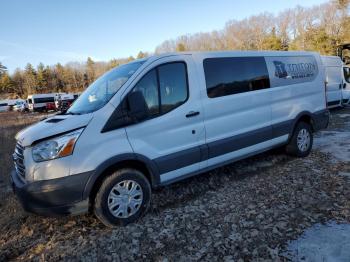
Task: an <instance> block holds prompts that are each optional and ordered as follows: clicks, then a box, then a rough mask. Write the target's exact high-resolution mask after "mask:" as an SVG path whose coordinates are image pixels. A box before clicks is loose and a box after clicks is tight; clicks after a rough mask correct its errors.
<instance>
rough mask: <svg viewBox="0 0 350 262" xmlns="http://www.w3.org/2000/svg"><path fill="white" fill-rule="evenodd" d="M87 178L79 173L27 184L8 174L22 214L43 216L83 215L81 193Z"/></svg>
mask: <svg viewBox="0 0 350 262" xmlns="http://www.w3.org/2000/svg"><path fill="white" fill-rule="evenodd" d="M89 177H90V174H89V173H82V174H78V175H72V176H67V177H63V178H56V179H51V180H44V181H36V182H32V183H28V184H27V183H23V182H22V180H21V179H20V178H19V177H18V175H17V173H16V171H15V170H13V171H12V172H11V181H12V188H13V191H14V193H15V194H16V195H17V198H18V199H19V201H20V203H21V204H22V206H23V208H24V210H26V211H28V212H31V213H36V214H40V215H45V216H55V215H76V214H82V213H85V212H87V211H88V207H89V199H88V198H87V199H83V192H84V188H85V185H86V182H87V181H88V179H89Z"/></svg>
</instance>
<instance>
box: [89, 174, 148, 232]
mask: <svg viewBox="0 0 350 262" xmlns="http://www.w3.org/2000/svg"><path fill="white" fill-rule="evenodd" d="M125 180H129V181H134V182H136V183H137V184H138V185H139V186H140V187H141V189H142V194H143V197H142V202H141V205H140V206H139V207H138V210H137V212H136V213H135V214H133V215H131V216H129V217H127V218H121V217H117V216H115V215H113V214H112V212H111V211H110V209H109V207H108V201H109V199H108V198H109V194H110V192H111V190H112V188H113V187H114V186H116V185H117V184H119V183H121V182H123V181H125ZM151 196H152V191H151V185H150V183H149V181H148V179H147V178H146V177H145V176H144V175H143V174H142V173H141V172H140V171H138V170H135V169H131V168H124V169H120V170H117V171H115V172H113V173H112V174H111V175H109V176H108V177H106V178H105V180H104V181H103V182H102V185H101V187H100V188H99V190H98V192H97V194H96V197H95V201H94V213H95V215H96V217H97V218H98V219H99V220H100V221H101V222H102V223H103V224H105V225H106V226H108V227H116V226H125V225H127V224H129V223H132V222H135V221H136V220H137V219H139V218H140V217H142V216H143V215H144V214H145V213H146V212H147V210H148V208H149V206H150V203H151ZM129 201H130V200H129ZM112 211H113V210H112ZM127 212H128V213H129V208H128V211H127Z"/></svg>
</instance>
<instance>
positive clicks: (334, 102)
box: [327, 100, 340, 106]
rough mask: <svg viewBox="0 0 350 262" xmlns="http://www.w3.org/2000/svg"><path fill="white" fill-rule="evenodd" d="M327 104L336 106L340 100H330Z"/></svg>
mask: <svg viewBox="0 0 350 262" xmlns="http://www.w3.org/2000/svg"><path fill="white" fill-rule="evenodd" d="M327 105H328V106H336V105H340V100H336V101H332V102H328V103H327Z"/></svg>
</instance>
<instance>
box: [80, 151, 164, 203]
mask: <svg viewBox="0 0 350 262" xmlns="http://www.w3.org/2000/svg"><path fill="white" fill-rule="evenodd" d="M120 168H134V169H137V170H139V171H140V172H142V173H143V174H144V175H145V176H146V177H147V179H148V180H149V182H150V184H151V187H152V188H157V187H158V186H159V185H160V177H159V173H158V169H157V167H156V165H155V164H154V163H153V162H152V160H150V159H148V158H147V157H145V156H142V155H138V154H133V153H130V154H123V155H118V156H115V157H112V158H109V159H107V160H106V161H104V162H103V163H102V164H100V165H99V166H98V167H97V168H96V170H94V172H93V174H92V175H91V176H90V178H89V180H88V181H87V183H86V186H85V189H84V192H83V199H87V198H89V199H90V200H91V199H94V197H95V196H96V193H97V191H98V189H99V187H100V185H101V184H102V182H103V180H104V179H105V178H106V177H107V176H108V174H109V173H110V172H112V171H113V170H115V169H120ZM90 202H91V201H90Z"/></svg>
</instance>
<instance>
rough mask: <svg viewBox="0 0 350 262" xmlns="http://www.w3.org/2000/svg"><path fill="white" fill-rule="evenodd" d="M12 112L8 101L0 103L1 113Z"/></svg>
mask: <svg viewBox="0 0 350 262" xmlns="http://www.w3.org/2000/svg"><path fill="white" fill-rule="evenodd" d="M9 110H10V106H9V104H8V102H7V100H3V101H0V112H7V111H9Z"/></svg>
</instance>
